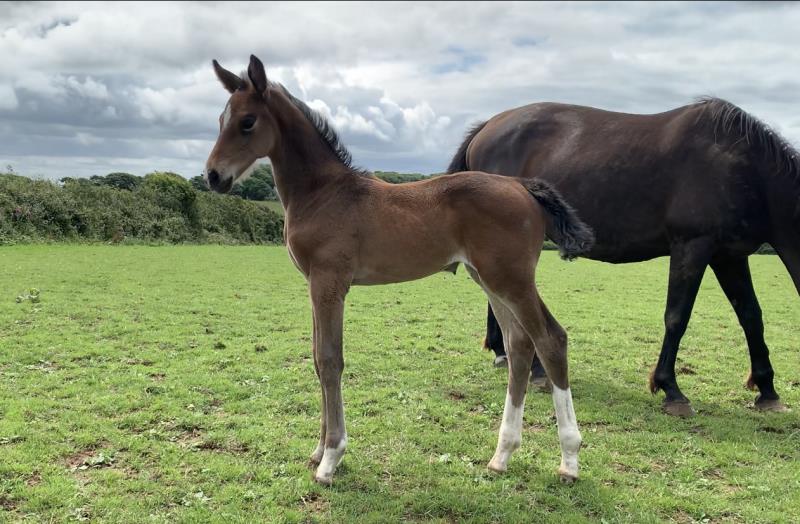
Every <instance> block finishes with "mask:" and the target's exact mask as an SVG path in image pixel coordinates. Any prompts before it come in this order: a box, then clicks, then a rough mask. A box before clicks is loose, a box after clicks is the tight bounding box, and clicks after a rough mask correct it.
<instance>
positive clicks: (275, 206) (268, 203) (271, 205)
mask: <svg viewBox="0 0 800 524" xmlns="http://www.w3.org/2000/svg"><path fill="white" fill-rule="evenodd" d="M263 205H264V206H265V207H266V208H268V209H269V210H270V211H274V212H276V213H278V214H279V215H280V216H283V206H282V205H281V203H280V202H278V201H277V200H264V201H263Z"/></svg>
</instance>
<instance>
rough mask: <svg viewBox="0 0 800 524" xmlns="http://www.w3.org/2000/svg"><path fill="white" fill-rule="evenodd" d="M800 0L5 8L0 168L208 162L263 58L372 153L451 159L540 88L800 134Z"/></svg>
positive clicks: (357, 146) (549, 96)
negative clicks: (720, 101)
mask: <svg viewBox="0 0 800 524" xmlns="http://www.w3.org/2000/svg"><path fill="white" fill-rule="evenodd" d="M798 24H800V6H798V5H797V4H791V3H771V4H769V5H767V6H765V5H762V4H761V3H757V2H756V3H753V2H744V3H716V2H709V3H656V4H650V3H632V4H628V3H624V4H623V3H553V4H546V3H545V4H542V3H496V2H491V3H489V2H486V3H471V4H467V5H463V4H456V3H436V4H429V3H414V4H406V3H388V4H384V3H379V4H378V3H376V4H362V3H359V4H353V3H339V4H328V3H311V4H309V3H268V4H262V3H250V2H243V3H233V4H230V3H124V4H104V3H46V4H45V3H3V4H0V56H3V57H4V67H3V69H2V70H0V163H2V164H6V163H11V164H12V165H14V166H15V168H16V169H17V170H18V171H20V172H24V173H31V174H42V175H43V176H49V177H53V178H59V177H61V176H64V173H65V172H67V173H68V174H70V175H71V176H74V175H76V174H79V175H91V174H100V173H104V172H108V171H111V170H120V169H124V170H127V171H131V172H135V173H139V174H141V173H144V172H146V171H148V170H152V169H171V170H175V171H178V172H181V173H183V174H185V175H187V176H190V175H193V174H195V173H197V172H199V170H200V169H202V165H203V163H204V161H205V156H206V155H207V153H208V150H210V148H211V145H212V144H213V141H214V139H215V135H216V131H217V117H218V115H219V113H220V112H221V111H222V108H223V107H224V104H225V100H226V99H227V93H225V92H224V90H223V89H222V88H221V87H220V86H219V84H218V83H217V81H216V80H215V78H214V75H213V73H212V71H211V68H210V60H211V59H212V58H217V59H219V60H220V61H222V63H223V65H225V66H226V67H228V68H229V69H231V70H233V71H239V70H241V69H243V68H244V66H245V65H246V60H247V57H248V56H249V54H250V53H252V52H254V53H256V54H258V55H259V56H260V57H261V58H262V60H263V61H264V62H265V63H266V65H267V70H268V74H269V75H270V77H271V78H273V79H275V80H278V81H280V82H282V83H284V84H285V85H286V86H287V88H288V89H289V90H290V91H292V92H293V93H295V94H296V95H297V96H300V97H301V98H303V99H305V100H306V101H308V102H309V104H311V105H312V106H313V107H315V108H318V109H320V110H321V111H322V112H324V113H325V114H326V115H329V116H330V118H331V120H332V121H333V122H334V124H335V125H336V126H337V128H338V129H339V130H340V132H341V134H342V136H343V138H344V141H345V143H346V144H347V145H348V146H349V147H350V148H351V150H352V152H353V155H354V158H355V161H356V162H357V163H358V164H360V165H363V166H364V167H367V168H372V169H389V170H398V171H421V172H435V171H441V170H442V169H443V168H444V167H445V166H446V165H447V162H448V160H449V157H450V155H451V154H452V153H453V151H454V149H455V147H456V146H457V144H458V143H459V141H460V140H461V137H462V135H463V133H464V131H465V129H466V127H467V126H468V125H469V124H470V123H472V122H474V121H475V120H478V119H485V118H488V117H489V116H491V115H493V114H495V113H497V112H499V111H502V110H505V109H508V108H511V107H516V106H520V105H523V104H527V103H531V102H535V101H545V100H548V101H561V102H569V103H577V104H587V105H594V106H598V107H602V108H605V109H610V110H617V111H627V112H658V111H664V110H668V109H671V108H673V107H676V106H678V105H683V104H685V103H689V102H691V101H692V99H693V98H694V97H696V96H699V95H703V94H713V95H717V96H722V97H726V98H729V99H730V100H731V101H733V102H734V103H737V104H739V105H741V106H742V107H743V108H745V109H746V110H748V111H752V112H753V113H754V114H756V115H757V116H759V117H762V118H763V119H764V120H766V121H767V122H768V123H770V124H772V125H773V126H774V127H775V128H776V129H778V130H780V131H782V132H783V133H784V134H786V135H787V137H788V138H790V139H794V140H797V139H798V138H800V122H798V119H797V118H796V117H794V111H793V109H794V107H795V106H796V105H797V104H796V102H797V97H798V86H799V85H800V81H798V79H797V71H799V70H800V49H798V48H797V46H796V45H795V44H794V42H795V41H796V38H795V35H796V27H797V26H798Z"/></svg>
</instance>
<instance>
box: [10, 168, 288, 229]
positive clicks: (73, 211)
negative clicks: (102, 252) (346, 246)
mask: <svg viewBox="0 0 800 524" xmlns="http://www.w3.org/2000/svg"><path fill="white" fill-rule="evenodd" d="M99 178H105V179H106V180H105V181H99V180H98V179H95V180H91V179H81V178H74V179H73V178H64V179H62V183H63V185H58V184H54V183H52V182H49V181H45V180H31V179H29V178H26V177H22V176H17V175H9V174H0V244H9V243H19V242H41V241H75V240H85V241H103V242H108V241H111V242H141V241H144V242H153V241H155V242H171V243H176V242H203V243H205V242H210V243H226V244H230V243H235V244H241V243H257V244H264V243H274V242H280V241H281V239H282V231H283V219H282V217H280V216H279V215H277V214H276V213H274V212H273V211H271V210H270V209H268V208H267V207H266V206H265V205H264V204H262V203H257V202H249V201H245V200H242V199H241V198H238V197H232V196H228V195H219V194H216V193H199V192H198V191H197V190H195V189H194V188H193V187H192V185H191V184H190V183H189V181H187V180H185V179H183V178H182V177H180V176H179V175H176V174H174V173H151V174H150V175H147V176H146V177H144V179H140V181H139V182H134V183H132V184H128V183H126V184H124V186H125V187H122V186H120V185H118V184H113V183H112V184H109V183H106V182H107V179H108V177H99ZM137 178H138V177H137ZM112 179H113V177H112ZM129 188H132V189H129Z"/></svg>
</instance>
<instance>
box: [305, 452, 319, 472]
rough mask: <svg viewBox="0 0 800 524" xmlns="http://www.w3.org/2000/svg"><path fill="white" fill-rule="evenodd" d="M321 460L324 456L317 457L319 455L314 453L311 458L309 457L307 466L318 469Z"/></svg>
mask: <svg viewBox="0 0 800 524" xmlns="http://www.w3.org/2000/svg"><path fill="white" fill-rule="evenodd" d="M321 461H322V457H320V458H317V457H315V456H313V455H312V456H311V458H310V459H308V462H307V463H306V466H307V467H309V468H310V469H314V470H316V469H317V468H318V467H319V463H320V462H321Z"/></svg>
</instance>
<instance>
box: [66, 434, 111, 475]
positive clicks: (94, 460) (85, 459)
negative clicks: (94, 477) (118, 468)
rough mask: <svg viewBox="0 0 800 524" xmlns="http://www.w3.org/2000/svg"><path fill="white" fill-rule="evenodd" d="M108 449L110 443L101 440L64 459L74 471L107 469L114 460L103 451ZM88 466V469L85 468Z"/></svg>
mask: <svg viewBox="0 0 800 524" xmlns="http://www.w3.org/2000/svg"><path fill="white" fill-rule="evenodd" d="M106 448H108V442H107V441H105V440H101V441H100V442H96V443H95V444H92V445H90V446H88V447H86V448H84V449H82V450H80V451H78V452H76V453H73V454H72V455H69V456H68V457H67V458H66V459H64V465H65V466H67V468H69V469H70V470H72V471H75V470H77V469H80V468H82V469H88V468H89V467H107V466H110V465H111V462H113V459H110V458H109V457H108V454H107V453H103V451H104V450H105V449H106ZM83 466H86V467H83Z"/></svg>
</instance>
